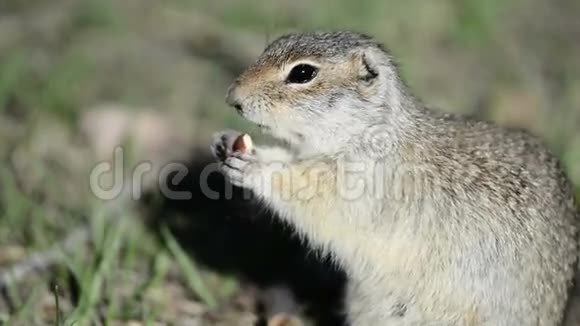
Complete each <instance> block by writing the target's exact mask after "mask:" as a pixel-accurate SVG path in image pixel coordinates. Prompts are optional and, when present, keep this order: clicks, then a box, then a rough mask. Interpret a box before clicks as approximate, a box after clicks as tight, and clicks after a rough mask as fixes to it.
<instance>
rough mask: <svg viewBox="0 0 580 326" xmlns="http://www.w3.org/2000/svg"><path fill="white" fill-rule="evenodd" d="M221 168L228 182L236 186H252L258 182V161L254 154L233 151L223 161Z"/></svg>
mask: <svg viewBox="0 0 580 326" xmlns="http://www.w3.org/2000/svg"><path fill="white" fill-rule="evenodd" d="M221 169H222V171H223V173H224V174H225V176H226V177H227V178H228V179H229V180H230V182H231V183H232V184H234V185H236V186H238V187H244V188H254V185H255V184H257V182H259V180H258V179H259V176H260V173H259V171H260V163H259V162H258V159H257V158H256V156H255V155H252V154H248V153H240V152H235V153H233V154H232V155H230V156H228V157H227V158H226V159H225V160H224V161H223V163H222V164H221Z"/></svg>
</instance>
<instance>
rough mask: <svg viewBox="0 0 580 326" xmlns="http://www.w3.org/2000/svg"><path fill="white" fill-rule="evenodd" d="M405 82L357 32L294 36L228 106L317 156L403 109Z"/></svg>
mask: <svg viewBox="0 0 580 326" xmlns="http://www.w3.org/2000/svg"><path fill="white" fill-rule="evenodd" d="M402 89H403V87H402V83H401V82H400V79H399V76H398V72H397V69H396V68H395V66H394V64H393V63H392V61H391V58H390V56H389V54H388V53H387V51H385V49H384V48H383V47H382V46H381V45H380V44H379V43H378V42H376V41H375V40H373V39H372V38H371V37H369V36H366V35H362V34H358V33H353V32H329V33H326V32H325V33H323V32H318V33H305V34H289V35H286V36H282V37H280V38H278V39H277V40H275V41H274V42H272V43H271V44H270V45H269V46H268V47H267V48H266V50H264V52H263V53H262V55H261V56H260V57H259V58H258V60H257V61H256V62H255V63H254V64H253V65H251V66H250V67H249V68H248V69H247V70H246V71H245V72H244V73H242V74H241V76H239V78H237V79H236V81H235V82H234V83H233V84H232V85H231V87H230V88H229V90H228V94H227V102H228V103H229V104H230V105H231V106H233V107H234V108H235V109H236V110H237V111H238V112H239V113H240V114H241V115H242V116H244V117H245V118H247V119H248V120H250V121H252V122H254V123H256V124H258V125H260V126H261V127H263V128H264V129H266V130H268V131H269V132H271V133H272V134H273V135H274V136H275V137H278V138H282V139H284V140H286V141H288V142H289V143H290V144H293V145H295V146H299V147H306V148H309V149H312V148H316V149H317V151H320V150H323V149H326V150H328V151H337V150H340V148H339V147H340V144H341V142H348V141H349V137H352V136H354V134H356V133H360V132H361V131H363V130H364V128H366V127H368V126H369V123H373V121H375V122H376V117H377V116H378V114H379V113H378V112H381V113H380V115H381V116H384V111H385V110H388V111H396V110H400V107H401V105H402V104H401V103H402V99H401V97H402V94H403V91H402Z"/></svg>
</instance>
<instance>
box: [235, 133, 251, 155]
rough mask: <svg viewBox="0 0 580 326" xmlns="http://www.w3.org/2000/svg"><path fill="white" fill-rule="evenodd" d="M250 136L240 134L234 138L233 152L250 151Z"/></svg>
mask: <svg viewBox="0 0 580 326" xmlns="http://www.w3.org/2000/svg"><path fill="white" fill-rule="evenodd" d="M252 146H253V144H252V137H250V135H248V134H241V135H240V136H239V137H238V138H236V140H235V141H234V145H233V146H232V149H233V151H234V152H242V153H247V152H250V151H252Z"/></svg>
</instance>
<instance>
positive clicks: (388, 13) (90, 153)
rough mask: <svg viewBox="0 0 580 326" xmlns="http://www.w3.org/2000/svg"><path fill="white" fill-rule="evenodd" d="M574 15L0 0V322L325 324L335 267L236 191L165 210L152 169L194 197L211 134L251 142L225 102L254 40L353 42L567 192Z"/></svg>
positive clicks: (576, 132) (531, 7) (418, 1)
mask: <svg viewBox="0 0 580 326" xmlns="http://www.w3.org/2000/svg"><path fill="white" fill-rule="evenodd" d="M579 16H580V1H577V0H558V1H543V0H510V1H503V0H486V1H479V0H439V1H424V0H409V1H395V0H358V1H350V0H338V1H330V0H321V1H316V2H313V1H306V0H294V1H290V0H276V1H271V0H243V1H234V0H211V1H210V0H166V1H153V0H123V1H115V0H0V324H13V325H45V324H48V325H70V324H72V323H74V322H76V324H77V325H167V324H170V325H254V324H263V325H266V324H268V325H309V324H318V325H338V324H339V323H340V322H339V319H340V316H339V315H340V312H339V311H340V297H341V293H342V287H343V285H344V282H345V281H346V279H345V277H344V275H343V274H342V272H341V271H339V270H336V268H334V267H332V266H331V265H330V264H329V263H328V262H327V261H326V260H325V258H324V257H319V256H317V255H316V254H312V253H311V252H310V251H309V250H307V249H305V248H304V245H303V244H301V243H300V241H299V240H297V239H295V238H294V237H293V236H292V231H291V230H289V229H288V228H287V227H285V226H284V225H279V224H278V223H276V222H275V221H274V220H275V219H272V216H269V215H268V213H265V212H264V211H263V210H261V209H260V208H259V207H253V206H252V204H249V203H248V202H246V201H243V200H238V199H237V198H236V197H235V196H234V199H233V200H228V201H211V200H208V199H207V198H205V197H204V196H203V195H202V194H201V193H200V192H199V189H197V190H195V191H194V194H193V197H192V198H191V199H190V200H187V201H171V200H168V199H167V198H163V196H160V194H159V188H160V185H159V182H158V180H160V179H163V180H165V179H164V177H170V175H169V174H168V175H162V176H161V177H159V173H160V172H163V167H164V166H167V165H166V164H167V163H168V162H180V163H183V164H184V166H188V167H190V168H191V170H190V172H191V173H190V175H189V176H188V179H187V180H186V181H187V182H185V181H184V182H179V183H178V184H173V183H171V182H170V184H171V186H175V187H176V188H175V189H182V190H183V189H193V188H196V186H197V185H196V183H197V184H198V183H199V182H197V181H198V180H197V179H196V176H198V175H199V173H200V171H202V170H203V167H204V166H205V163H207V162H210V161H211V160H210V159H209V158H208V156H207V155H208V153H207V148H208V145H209V143H210V141H211V134H212V133H213V132H215V131H219V130H222V129H226V128H233V129H239V130H244V131H247V132H250V134H252V135H253V136H255V137H257V138H260V135H259V134H257V133H256V132H255V131H256V129H255V128H254V127H252V126H251V125H249V124H248V123H246V122H244V121H243V120H242V119H241V118H239V117H238V116H237V114H236V113H235V112H234V111H233V110H231V109H230V108H228V107H227V106H226V105H225V103H224V95H225V90H226V88H227V86H228V84H229V83H230V82H231V81H232V80H233V78H234V77H235V76H236V74H238V73H239V72H240V71H241V70H242V69H243V68H244V67H245V66H246V65H247V64H248V63H250V62H251V61H252V59H253V58H255V57H256V56H257V55H258V54H259V53H260V52H261V50H262V49H263V48H264V47H265V46H266V44H267V43H268V42H269V41H271V40H273V39H274V38H275V37H277V36H279V35H281V34H283V33H286V32H292V31H302V30H318V29H353V30H356V31H360V32H364V33H367V34H370V35H373V36H375V37H376V38H377V39H379V40H380V41H382V42H384V43H385V44H386V45H387V47H388V48H390V49H391V52H392V53H393V54H394V56H395V57H396V58H397V59H398V61H399V63H400V65H401V68H402V72H403V74H404V78H405V79H406V81H407V82H408V84H409V85H410V87H411V88H412V89H413V90H414V92H415V94H416V95H417V96H418V97H420V98H421V99H422V100H423V101H424V102H425V103H428V105H429V106H432V107H436V108H440V109H442V110H445V111H449V112H458V113H466V114H471V115H475V116H477V117H479V118H482V119H489V120H493V121H496V122H497V123H499V124H501V125H504V126H511V127H518V128H525V129H527V130H529V131H531V132H533V133H535V134H537V135H539V136H541V137H542V138H543V139H545V141H546V142H547V143H548V144H549V146H550V147H551V148H552V150H553V151H554V152H555V153H557V155H558V156H559V157H560V158H561V160H562V162H563V165H564V166H565V168H566V170H567V172H568V174H569V176H570V177H571V178H572V179H573V181H574V183H575V185H576V186H577V188H576V189H580V188H578V186H579V185H580V19H578V17H579ZM118 146H122V147H118ZM116 148H122V153H121V155H122V157H123V160H122V161H123V162H122V166H121V167H122V172H123V173H121V176H119V175H118V174H119V173H117V176H116V177H117V178H120V179H119V180H123V182H122V183H123V185H124V187H123V188H122V189H121V191H119V192H118V193H115V192H114V191H113V192H111V191H108V192H106V194H108V195H110V194H112V196H110V197H111V198H109V199H107V200H104V198H103V196H99V193H98V192H97V193H96V192H95V188H94V184H93V187H91V184H90V180H91V171H93V172H94V171H95V167H99V166H100V165H98V164H99V163H100V162H101V163H102V162H109V163H115V164H116V163H118V161H119V159H118V157H117V158H115V156H114V153H115V149H116ZM138 167H145V168H146V169H147V173H144V176H143V178H142V180H143V181H142V183H139V184H140V185H141V184H142V189H141V191H132V190H134V189H135V187H132V186H134V185H135V184H134V182H130V181H131V180H132V178H133V177H134V174H133V171H135V169H137V168H138ZM162 174H163V173H162ZM102 179H103V180H101V181H102V182H103V184H102V187H101V188H102V189H113V188H111V187H113V186H114V185H115V184H117V183H115V176H113V174H112V173H111V174H110V175H109V174H107V175H106V176H104V177H103V178H102ZM210 183H211V184H212V185H213V186H215V187H217V188H216V189H221V190H220V191H223V187H224V180H223V178H221V177H220V176H217V175H216V176H214V177H213V179H211V182H210ZM137 190H138V189H137ZM101 195H103V194H102V193H101ZM99 197H101V198H99ZM321 315H322V316H321Z"/></svg>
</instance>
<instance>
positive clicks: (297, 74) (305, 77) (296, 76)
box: [286, 64, 318, 84]
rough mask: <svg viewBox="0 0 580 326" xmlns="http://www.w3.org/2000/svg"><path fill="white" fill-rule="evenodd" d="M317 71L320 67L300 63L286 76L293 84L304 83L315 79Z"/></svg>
mask: <svg viewBox="0 0 580 326" xmlns="http://www.w3.org/2000/svg"><path fill="white" fill-rule="evenodd" d="M317 73H318V68H316V67H314V66H311V65H307V64H299V65H297V66H296V67H294V68H292V70H290V73H289V74H288V77H287V78H286V82H287V83H293V84H304V83H307V82H309V81H311V80H312V79H314V77H316V74H317Z"/></svg>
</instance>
